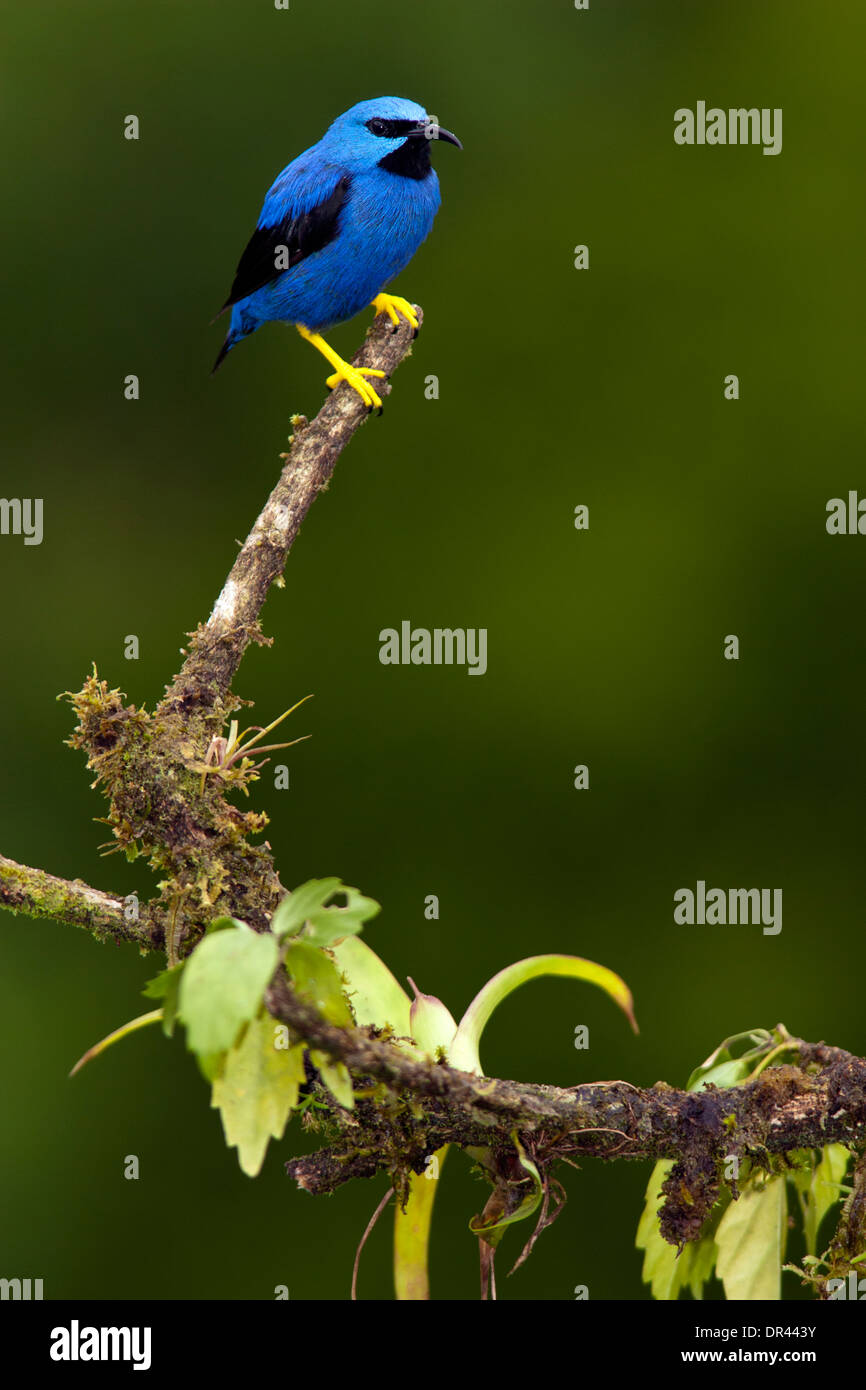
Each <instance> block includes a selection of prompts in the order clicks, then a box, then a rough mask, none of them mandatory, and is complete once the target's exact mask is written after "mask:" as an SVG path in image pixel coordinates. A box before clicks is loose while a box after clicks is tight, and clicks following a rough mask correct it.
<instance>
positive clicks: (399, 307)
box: [371, 294, 418, 333]
mask: <svg viewBox="0 0 866 1390" xmlns="http://www.w3.org/2000/svg"><path fill="white" fill-rule="evenodd" d="M371 308H373V309H375V310H376V313H377V314H387V315H388V317H389V318H390V320H391V322H392V323H393V325H394V327H395V328H399V327H400V314H402V315H403V317H404V319H408V320H409V322H410V323H411V325H412V327H413V328H414V329H415V332H416V333H417V332H418V319H417V316H416V314H415V310H414V309H413V307H412V305H411V304H410V303H409V301H408V299H404V298H403V296H402V295H399V294H377V295H376V298H375V299H374V300H373V303H372V305H371Z"/></svg>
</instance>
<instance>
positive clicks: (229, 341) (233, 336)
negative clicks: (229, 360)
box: [210, 304, 259, 376]
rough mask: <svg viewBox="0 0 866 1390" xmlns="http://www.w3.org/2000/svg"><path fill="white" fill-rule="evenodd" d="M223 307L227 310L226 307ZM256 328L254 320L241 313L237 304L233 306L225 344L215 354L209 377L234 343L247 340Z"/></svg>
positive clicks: (256, 323)
mask: <svg viewBox="0 0 866 1390" xmlns="http://www.w3.org/2000/svg"><path fill="white" fill-rule="evenodd" d="M224 307H225V308H228V305H226V306H224ZM217 318H219V314H217ZM258 326H259V325H258V322H257V321H256V320H255V319H251V318H250V316H249V314H244V313H242V312H241V311H240V310H239V308H238V305H237V304H235V305H234V307H233V309H232V321H231V327H230V328H229V331H228V333H227V334H226V339H225V342H224V343H223V345H222V347H221V348H220V350H219V352H218V353H217V359H216V361H215V362H214V364H213V366H212V367H211V373H210V374H211V376H213V374H214V372H215V371H216V370H217V368H218V367H220V366H221V365H222V363H223V361H224V360H225V358H226V357H227V355H228V354H229V353H230V352H231V350H232V348H233V347H234V345H235V343H239V342H240V341H241V339H242V338H248V337H249V335H250V334H251V333H255V331H256V329H257V328H258Z"/></svg>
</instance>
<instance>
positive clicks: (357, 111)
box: [325, 97, 463, 179]
mask: <svg viewBox="0 0 866 1390" xmlns="http://www.w3.org/2000/svg"><path fill="white" fill-rule="evenodd" d="M433 140H444V141H446V143H447V144H450V145H456V146H457V148H458V149H459V150H462V148H463V146H462V145H461V143H460V141H459V140H458V139H457V136H456V135H452V134H451V132H450V130H443V128H442V126H440V125H439V124H438V122H437V121H436V118H435V117H434V116H430V115H428V113H427V112H426V111H425V110H424V107H423V106H419V105H418V103H417V102H415V101H407V100H406V98H405V97H374V98H373V99H372V100H371V101H359V102H358V104H357V105H356V106H351V107H350V108H349V110H348V111H344V112H343V114H342V116H338V117H337V119H336V121H334V124H333V125H332V126H331V127H330V129H329V130H328V132H327V134H326V136H325V141H326V142H327V143H328V144H329V145H333V146H334V147H335V149H339V151H340V156H341V159H342V160H343V161H344V162H345V163H346V164H347V165H349V166H350V167H353V168H355V169H357V170H358V171H359V172H360V171H361V170H363V169H373V168H375V167H376V166H377V165H378V166H379V167H380V168H382V169H386V170H388V171H389V172H391V173H394V174H402V175H404V176H405V177H407V178H415V179H418V178H424V177H426V175H427V174H428V173H429V171H430V167H431V165H430V145H431V142H432V141H433Z"/></svg>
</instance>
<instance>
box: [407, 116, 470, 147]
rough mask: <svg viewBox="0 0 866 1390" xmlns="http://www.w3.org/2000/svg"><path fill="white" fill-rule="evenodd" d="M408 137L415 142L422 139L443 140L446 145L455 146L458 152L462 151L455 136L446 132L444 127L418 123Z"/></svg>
mask: <svg viewBox="0 0 866 1390" xmlns="http://www.w3.org/2000/svg"><path fill="white" fill-rule="evenodd" d="M409 135H410V137H411V138H413V139H416V140H420V139H421V138H422V137H423V138H424V139H425V140H444V141H445V143H446V144H448V145H456V146H457V148H458V150H462V149H463V146H462V145H461V143H460V141H459V140H458V139H457V136H456V135H452V134H451V131H450V130H446V129H445V128H444V126H441V125H433V124H427V123H426V122H425V121H419V122H418V124H417V126H416V127H415V129H414V130H411V131H410V132H409Z"/></svg>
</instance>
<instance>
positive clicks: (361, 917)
mask: <svg viewBox="0 0 866 1390" xmlns="http://www.w3.org/2000/svg"><path fill="white" fill-rule="evenodd" d="M337 892H338V893H339V895H340V896H341V897H345V899H346V901H345V904H344V905H343V906H342V907H341V906H339V904H337V903H331V904H329V905H328V906H326V907H320V908H316V910H315V911H314V912H311V913H310V915H309V917H308V918H307V925H306V927H305V928H304V940H305V941H310V942H312V943H313V945H314V946H330V945H331V943H332V942H334V941H339V940H340V939H341V938H342V937H345V936H356V935H357V933H358V932H359V931H361V930H362V928H363V926H364V923H365V922H369V921H370V919H371V918H372V917H375V916H376V914H377V912H381V910H382V909H381V907H380V906H379V904H378V903H377V902H376V901H375V899H374V898H365V897H364V895H363V893H360V892H359V891H358V889H357V888H350V887H349V886H348V884H341V885H340V887H339V889H338V890H337Z"/></svg>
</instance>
